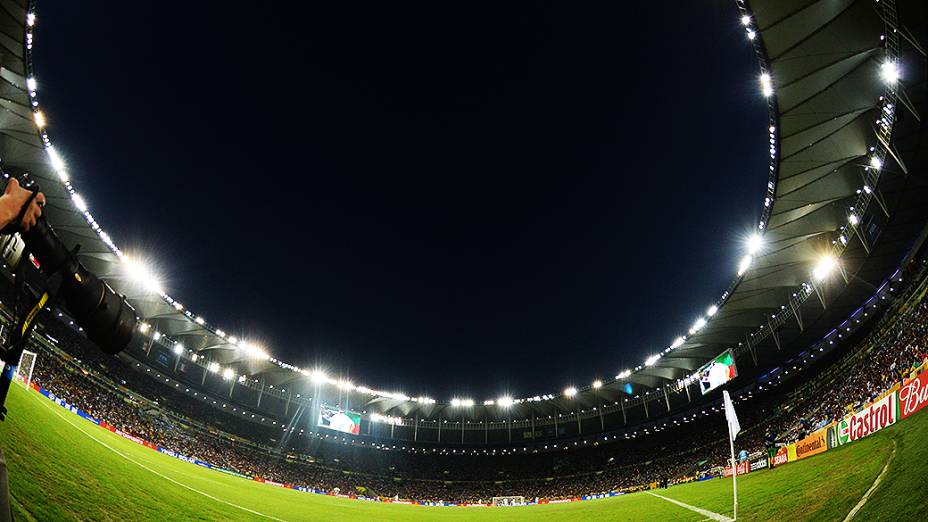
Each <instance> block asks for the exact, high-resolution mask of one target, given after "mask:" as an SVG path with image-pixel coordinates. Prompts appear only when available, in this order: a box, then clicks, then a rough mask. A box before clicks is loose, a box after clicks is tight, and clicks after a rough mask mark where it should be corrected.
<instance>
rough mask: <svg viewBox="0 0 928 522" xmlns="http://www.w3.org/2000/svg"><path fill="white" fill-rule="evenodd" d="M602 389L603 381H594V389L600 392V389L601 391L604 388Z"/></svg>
mask: <svg viewBox="0 0 928 522" xmlns="http://www.w3.org/2000/svg"><path fill="white" fill-rule="evenodd" d="M602 387H603V381H601V380H599V379H596V380H595V381H593V388H595V389H597V390H598V389H600V388H602Z"/></svg>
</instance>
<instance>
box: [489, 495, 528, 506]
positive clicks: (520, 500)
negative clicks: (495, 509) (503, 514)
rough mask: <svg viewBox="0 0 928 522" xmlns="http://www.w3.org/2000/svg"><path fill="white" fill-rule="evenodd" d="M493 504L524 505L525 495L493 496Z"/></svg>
mask: <svg viewBox="0 0 928 522" xmlns="http://www.w3.org/2000/svg"><path fill="white" fill-rule="evenodd" d="M493 505H494V506H524V505H525V497H519V496H512V497H493Z"/></svg>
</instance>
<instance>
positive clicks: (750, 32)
mask: <svg viewBox="0 0 928 522" xmlns="http://www.w3.org/2000/svg"><path fill="white" fill-rule="evenodd" d="M755 38H757V33H755V32H754V31H752V30H750V29H748V40H753V39H755Z"/></svg>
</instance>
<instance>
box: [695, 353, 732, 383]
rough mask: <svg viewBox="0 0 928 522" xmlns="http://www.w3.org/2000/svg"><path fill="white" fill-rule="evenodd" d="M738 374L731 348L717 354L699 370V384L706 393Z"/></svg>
mask: <svg viewBox="0 0 928 522" xmlns="http://www.w3.org/2000/svg"><path fill="white" fill-rule="evenodd" d="M737 376H738V370H737V369H736V368H735V357H734V356H733V355H732V353H731V350H728V351H726V352H725V353H723V354H721V355H719V356H718V357H716V358H715V360H713V361H712V362H710V363H709V364H707V365H705V366H703V367H702V369H701V370H700V371H699V385H700V388H701V389H702V393H703V394H706V393H709V392H710V391H712V390H714V389H716V388H718V387H719V386H721V385H723V384H725V383H726V382H728V381H730V380H732V379H734V378H735V377H737Z"/></svg>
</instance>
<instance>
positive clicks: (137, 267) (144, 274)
mask: <svg viewBox="0 0 928 522" xmlns="http://www.w3.org/2000/svg"><path fill="white" fill-rule="evenodd" d="M75 196H77V195H76V194H75ZM77 197H80V196H77ZM82 202H83V200H81V203H80V204H82ZM74 203H75V205H78V208H80V204H79V203H78V201H77V200H75V202H74ZM84 208H87V207H86V205H85V206H84ZM122 261H123V265H125V268H126V272H127V273H128V275H129V277H130V278H131V279H132V280H133V281H135V282H136V283H138V284H140V285H142V287H143V288H144V289H145V290H148V291H149V292H152V293H155V294H160V293H161V285H160V284H159V283H158V279H157V278H156V277H155V275H154V274H153V273H152V272H151V270H149V269H148V267H146V266H145V265H143V264H142V263H139V262H138V261H134V260H132V259H131V258H129V257H128V256H126V257H124V258H122ZM178 306H180V303H174V308H177V310H181V309H183V306H180V308H178Z"/></svg>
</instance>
